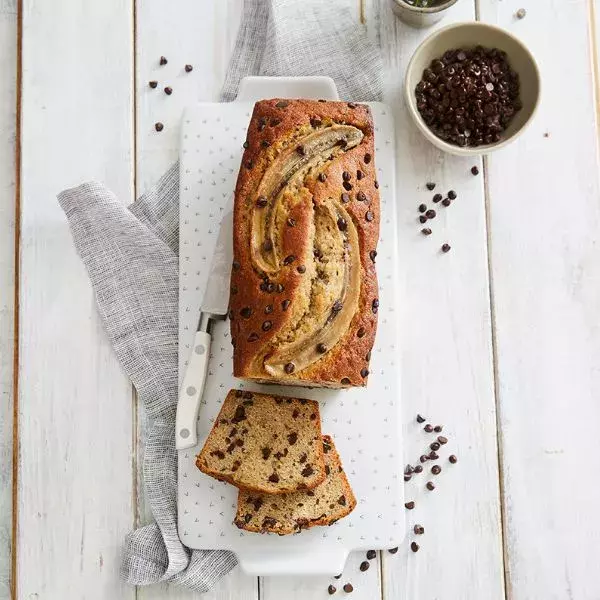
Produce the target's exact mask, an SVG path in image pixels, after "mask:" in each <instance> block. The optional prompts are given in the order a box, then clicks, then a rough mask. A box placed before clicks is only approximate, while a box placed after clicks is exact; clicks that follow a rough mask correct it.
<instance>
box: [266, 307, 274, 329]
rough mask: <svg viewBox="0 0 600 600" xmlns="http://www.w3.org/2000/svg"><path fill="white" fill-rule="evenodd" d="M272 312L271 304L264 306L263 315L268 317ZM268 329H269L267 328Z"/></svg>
mask: <svg viewBox="0 0 600 600" xmlns="http://www.w3.org/2000/svg"><path fill="white" fill-rule="evenodd" d="M272 312H273V305H272V304H267V305H266V306H265V315H270V314H271V313H272ZM269 329H271V328H270V327H269Z"/></svg>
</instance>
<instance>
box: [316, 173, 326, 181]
mask: <svg viewBox="0 0 600 600" xmlns="http://www.w3.org/2000/svg"><path fill="white" fill-rule="evenodd" d="M317 179H318V180H319V181H320V182H321V183H324V182H325V181H327V175H325V173H319V176H318V177H317Z"/></svg>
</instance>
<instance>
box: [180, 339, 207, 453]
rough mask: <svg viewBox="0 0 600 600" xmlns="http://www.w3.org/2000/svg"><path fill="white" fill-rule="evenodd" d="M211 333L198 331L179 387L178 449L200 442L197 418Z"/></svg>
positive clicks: (190, 446)
mask: <svg viewBox="0 0 600 600" xmlns="http://www.w3.org/2000/svg"><path fill="white" fill-rule="evenodd" d="M209 354H210V335H209V334H208V333H206V332H205V331H197V332H196V336H195V337H194V345H193V347H192V353H191V355H190V360H189V362H188V366H187V369H186V372H185V376H184V378H183V383H182V384H181V388H180V389H179V399H178V402H177V417H176V419H175V447H176V448H177V450H185V449H186V448H192V447H193V446H195V445H196V443H197V442H198V436H197V431H196V429H197V420H198V410H199V409H200V401H201V400H202V393H203V392H204V383H205V381H206V373H207V370H208V357H209Z"/></svg>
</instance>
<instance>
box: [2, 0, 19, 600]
mask: <svg viewBox="0 0 600 600" xmlns="http://www.w3.org/2000/svg"><path fill="white" fill-rule="evenodd" d="M0 77H1V81H2V85H1V86H0V598H7V597H8V596H9V594H10V571H11V559H12V551H11V544H12V491H13V487H12V483H13V481H12V474H13V466H12V460H13V452H12V450H13V435H12V434H13V352H14V342H13V340H14V280H15V261H14V256H15V255H14V237H15V184H16V171H15V129H16V114H17V93H16V90H17V81H16V80H17V6H16V2H13V1H8V2H2V1H0Z"/></svg>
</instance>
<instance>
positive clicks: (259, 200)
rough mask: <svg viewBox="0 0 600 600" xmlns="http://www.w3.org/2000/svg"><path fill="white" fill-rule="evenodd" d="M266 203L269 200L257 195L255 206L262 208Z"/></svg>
mask: <svg viewBox="0 0 600 600" xmlns="http://www.w3.org/2000/svg"><path fill="white" fill-rule="evenodd" d="M268 203H269V201H268V200H267V199H266V198H265V197H264V196H259V197H258V198H257V200H256V206H258V208H264V207H265V206H266V205H267V204H268Z"/></svg>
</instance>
